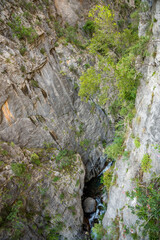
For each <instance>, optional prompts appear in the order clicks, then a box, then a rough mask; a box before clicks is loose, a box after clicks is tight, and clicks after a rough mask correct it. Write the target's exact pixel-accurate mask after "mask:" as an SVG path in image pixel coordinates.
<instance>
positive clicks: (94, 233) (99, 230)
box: [91, 223, 106, 240]
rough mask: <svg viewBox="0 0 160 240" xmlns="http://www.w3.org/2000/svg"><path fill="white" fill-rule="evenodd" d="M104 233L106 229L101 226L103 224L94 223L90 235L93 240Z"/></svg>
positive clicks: (99, 238)
mask: <svg viewBox="0 0 160 240" xmlns="http://www.w3.org/2000/svg"><path fill="white" fill-rule="evenodd" d="M105 233H106V230H105V229H104V228H103V225H102V224H97V223H95V224H94V227H93V228H92V234H91V236H92V238H93V239H94V240H101V239H102V238H103V237H104V236H105Z"/></svg>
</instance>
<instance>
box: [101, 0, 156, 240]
mask: <svg viewBox="0 0 160 240" xmlns="http://www.w3.org/2000/svg"><path fill="white" fill-rule="evenodd" d="M150 6H152V9H149V11H150V12H149V13H148V14H147V12H146V13H145V14H142V16H141V24H140V29H139V31H140V35H144V31H145V29H146V26H147V24H148V18H146V16H149V15H150V16H151V14H150V13H152V21H153V19H156V20H154V21H153V28H152V33H153V37H152V38H151V41H150V44H149V46H148V51H149V53H150V56H149V57H147V58H146V59H145V61H144V63H143V64H141V65H139V70H140V71H141V72H142V74H143V79H142V80H141V84H140V87H139V88H138V93H137V98H136V116H135V118H134V119H133V122H132V126H131V127H130V129H128V137H127V140H126V151H129V152H130V157H129V159H128V160H127V159H124V158H123V157H122V158H121V159H119V160H117V161H116V164H115V169H114V174H116V175H117V176H118V177H117V179H116V184H115V185H114V186H112V187H111V189H110V192H109V201H108V208H107V212H106V214H105V216H104V219H103V226H104V228H106V227H107V226H111V225H112V223H113V221H116V223H117V228H118V235H117V236H115V237H116V238H115V239H119V240H122V239H123V240H124V239H127V240H132V239H133V237H132V231H130V230H131V229H132V228H133V227H135V226H136V224H135V223H136V220H137V217H136V215H133V214H131V210H130V209H129V208H128V205H130V206H133V207H134V206H135V204H136V200H135V199H134V200H133V201H131V200H130V198H128V197H127V196H126V192H127V191H132V190H133V189H134V187H135V183H134V181H133V179H134V178H136V177H137V176H138V175H139V174H140V166H141V160H142V158H143V156H144V154H148V155H149V156H150V158H151V159H152V164H151V165H152V168H151V169H150V171H149V172H144V173H143V175H142V176H141V177H142V180H143V181H144V182H148V181H149V180H150V179H151V175H152V174H153V173H156V174H157V175H159V174H160V161H159V152H158V150H156V149H155V146H156V145H158V146H159V145H160V128H159V126H160V117H159V116H160V103H159V99H160V85H159V79H160V70H159V66H160V59H159V52H160V42H159V32H160V28H159V26H160V1H152V4H151V1H150ZM143 15H144V18H143ZM146 21H147V22H146ZM144 25H145V26H144ZM153 53H155V54H153ZM136 137H138V139H139V141H140V147H139V148H136V146H135V143H134V141H135V138H136ZM124 226H127V228H128V229H129V231H130V232H129V234H128V235H126V234H125V229H124ZM136 231H137V233H138V235H139V238H138V239H143V240H144V239H148V236H147V237H141V236H140V233H139V232H138V229H134V233H135V232H136ZM113 239H114V238H113Z"/></svg>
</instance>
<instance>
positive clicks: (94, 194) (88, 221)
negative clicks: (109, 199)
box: [82, 162, 112, 240]
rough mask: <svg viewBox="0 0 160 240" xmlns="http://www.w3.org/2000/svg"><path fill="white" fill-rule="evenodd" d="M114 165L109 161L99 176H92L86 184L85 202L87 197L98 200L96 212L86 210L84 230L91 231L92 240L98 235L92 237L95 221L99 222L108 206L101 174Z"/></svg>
mask: <svg viewBox="0 0 160 240" xmlns="http://www.w3.org/2000/svg"><path fill="white" fill-rule="evenodd" d="M111 165H112V162H109V163H108V165H107V166H106V167H105V168H104V169H103V170H102V172H101V173H100V174H99V175H98V176H97V177H94V178H92V179H91V180H90V181H89V182H87V183H86V184H85V187H84V193H83V199H82V201H83V203H84V201H85V199H87V198H92V199H95V201H96V208H95V210H94V212H91V213H86V212H85V211H84V231H87V232H88V233H89V238H88V239H90V240H96V236H94V238H92V237H91V233H92V228H93V227H94V224H95V223H99V221H100V216H101V215H103V214H104V213H105V211H106V207H105V206H104V204H103V196H104V195H103V189H104V186H103V184H102V183H101V176H102V175H103V173H104V172H105V171H107V170H108V169H109V168H110V167H111Z"/></svg>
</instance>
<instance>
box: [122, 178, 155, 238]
mask: <svg viewBox="0 0 160 240" xmlns="http://www.w3.org/2000/svg"><path fill="white" fill-rule="evenodd" d="M159 188H160V177H159V176H156V175H155V176H153V178H152V180H151V182H150V183H149V184H145V183H139V182H138V183H137V186H136V188H135V189H134V191H132V192H127V196H128V197H130V198H131V199H134V198H136V199H137V204H136V206H135V207H131V206H129V208H130V209H131V210H132V213H133V214H136V215H137V216H138V218H139V220H141V221H139V220H138V221H137V222H136V223H137V226H138V227H139V229H140V230H141V231H142V235H143V237H145V236H147V235H149V239H150V240H158V239H159V220H160V209H159V203H160V192H159Z"/></svg>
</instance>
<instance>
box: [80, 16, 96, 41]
mask: <svg viewBox="0 0 160 240" xmlns="http://www.w3.org/2000/svg"><path fill="white" fill-rule="evenodd" d="M83 30H84V32H85V33H86V34H87V35H89V36H90V37H92V35H93V33H94V31H95V23H94V22H93V21H91V20H87V21H86V23H85V24H84V26H83Z"/></svg>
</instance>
